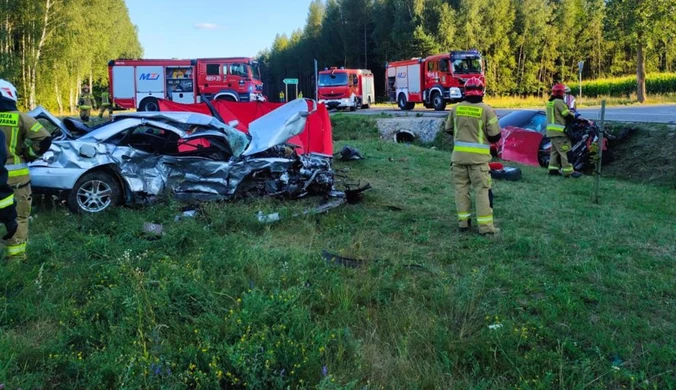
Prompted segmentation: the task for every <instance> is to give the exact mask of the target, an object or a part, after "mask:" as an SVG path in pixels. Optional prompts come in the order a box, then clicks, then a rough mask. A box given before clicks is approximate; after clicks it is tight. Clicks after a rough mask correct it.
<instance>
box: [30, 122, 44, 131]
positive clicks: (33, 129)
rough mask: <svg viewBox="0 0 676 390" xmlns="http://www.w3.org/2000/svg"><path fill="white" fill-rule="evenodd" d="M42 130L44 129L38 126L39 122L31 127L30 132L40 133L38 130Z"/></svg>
mask: <svg viewBox="0 0 676 390" xmlns="http://www.w3.org/2000/svg"><path fill="white" fill-rule="evenodd" d="M43 128H44V127H42V125H41V124H40V122H36V123H35V124H34V125H33V127H31V131H33V132H38V131H40V129H43Z"/></svg>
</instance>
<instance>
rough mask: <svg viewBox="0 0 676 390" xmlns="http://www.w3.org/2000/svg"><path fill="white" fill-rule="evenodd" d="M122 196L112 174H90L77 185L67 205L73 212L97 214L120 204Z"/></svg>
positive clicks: (83, 177) (85, 175)
mask: <svg viewBox="0 0 676 390" xmlns="http://www.w3.org/2000/svg"><path fill="white" fill-rule="evenodd" d="M120 194H121V189H120V184H119V183H118V181H117V180H116V179H115V177H113V176H112V175H111V174H109V173H105V172H90V173H86V174H84V175H83V176H82V177H81V178H80V179H79V180H78V181H77V182H76V183H75V185H74V186H73V189H72V190H71V191H70V194H68V199H67V201H66V203H67V205H68V208H69V209H70V210H71V211H73V212H76V213H89V214H95V213H100V212H102V211H105V210H108V209H110V208H111V207H114V206H116V205H117V204H119V202H120V199H121V195H120Z"/></svg>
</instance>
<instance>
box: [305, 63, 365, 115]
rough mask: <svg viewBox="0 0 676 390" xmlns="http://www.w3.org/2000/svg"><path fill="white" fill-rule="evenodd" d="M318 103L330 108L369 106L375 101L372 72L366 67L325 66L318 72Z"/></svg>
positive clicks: (354, 108)
mask: <svg viewBox="0 0 676 390" xmlns="http://www.w3.org/2000/svg"><path fill="white" fill-rule="evenodd" d="M318 87H319V103H324V104H326V107H327V108H329V109H331V108H338V109H343V108H349V109H350V110H351V111H355V110H356V109H357V108H369V107H370V106H371V104H372V103H373V102H375V88H374V84H373V73H371V71H370V70H366V69H345V68H343V67H341V68H340V69H338V68H336V67H332V68H330V69H329V68H325V69H324V70H323V71H321V72H319V86H318Z"/></svg>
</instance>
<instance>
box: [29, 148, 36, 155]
mask: <svg viewBox="0 0 676 390" xmlns="http://www.w3.org/2000/svg"><path fill="white" fill-rule="evenodd" d="M28 154H29V155H30V156H31V157H37V156H38V155H37V154H35V152H34V151H33V148H28Z"/></svg>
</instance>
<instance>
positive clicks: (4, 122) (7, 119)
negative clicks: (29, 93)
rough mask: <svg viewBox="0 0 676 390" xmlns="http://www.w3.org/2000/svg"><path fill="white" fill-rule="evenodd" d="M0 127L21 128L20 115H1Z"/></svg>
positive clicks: (5, 113)
mask: <svg viewBox="0 0 676 390" xmlns="http://www.w3.org/2000/svg"><path fill="white" fill-rule="evenodd" d="M0 126H19V114H12V113H7V112H2V113H0Z"/></svg>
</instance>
